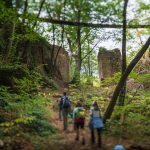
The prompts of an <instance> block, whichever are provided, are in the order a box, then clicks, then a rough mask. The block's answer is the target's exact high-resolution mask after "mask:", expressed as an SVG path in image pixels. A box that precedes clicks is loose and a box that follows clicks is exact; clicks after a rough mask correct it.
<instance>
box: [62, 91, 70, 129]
mask: <svg viewBox="0 0 150 150" xmlns="http://www.w3.org/2000/svg"><path fill="white" fill-rule="evenodd" d="M70 109H71V104H70V99H69V97H68V96H67V93H66V92H64V94H63V96H62V115H63V125H64V130H67V127H68V114H69V112H70Z"/></svg>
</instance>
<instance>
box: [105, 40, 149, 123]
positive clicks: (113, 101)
mask: <svg viewBox="0 0 150 150" xmlns="http://www.w3.org/2000/svg"><path fill="white" fill-rule="evenodd" d="M149 45H150V37H149V38H148V40H147V41H146V43H145V44H144V45H143V47H142V49H141V50H140V51H139V52H138V53H137V55H136V56H135V58H134V59H133V60H132V61H131V62H130V64H129V65H128V67H127V69H126V70H125V72H124V74H123V76H122V77H121V78H120V81H119V83H118V85H117V86H116V89H115V91H114V93H113V96H112V99H111V101H110V103H109V105H108V107H107V110H106V112H105V114H104V123H105V122H106V120H107V119H109V118H110V117H111V115H112V112H113V110H114V107H115V105H116V101H117V98H118V95H119V93H120V90H121V89H122V88H123V86H124V84H125V82H126V80H127V77H128V75H129V74H130V72H131V71H132V70H133V68H134V67H135V65H136V64H137V63H138V61H139V60H140V59H141V58H142V56H143V54H144V53H145V52H146V50H147V49H148V47H149Z"/></svg>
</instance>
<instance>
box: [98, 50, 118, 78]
mask: <svg viewBox="0 0 150 150" xmlns="http://www.w3.org/2000/svg"><path fill="white" fill-rule="evenodd" d="M98 70H99V78H100V80H103V79H105V78H108V77H111V76H112V75H113V74H114V73H117V72H119V71H120V70H121V53H120V50H119V49H113V50H107V49H105V48H100V49H99V53H98Z"/></svg>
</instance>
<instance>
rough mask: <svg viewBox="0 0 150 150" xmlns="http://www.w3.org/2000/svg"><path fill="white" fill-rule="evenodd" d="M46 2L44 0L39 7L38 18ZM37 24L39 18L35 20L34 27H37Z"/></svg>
mask: <svg viewBox="0 0 150 150" xmlns="http://www.w3.org/2000/svg"><path fill="white" fill-rule="evenodd" d="M44 3H45V0H42V2H41V5H40V8H39V12H38V14H37V19H38V18H39V16H40V13H41V10H42V8H43V5H44ZM36 24H37V20H36V21H35V22H34V24H33V27H32V29H34V28H35V26H36Z"/></svg>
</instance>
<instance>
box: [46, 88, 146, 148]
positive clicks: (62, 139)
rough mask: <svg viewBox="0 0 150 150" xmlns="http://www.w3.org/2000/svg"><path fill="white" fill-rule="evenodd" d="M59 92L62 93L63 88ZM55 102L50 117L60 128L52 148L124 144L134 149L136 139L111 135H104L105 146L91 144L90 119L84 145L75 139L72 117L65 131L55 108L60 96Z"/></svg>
mask: <svg viewBox="0 0 150 150" xmlns="http://www.w3.org/2000/svg"><path fill="white" fill-rule="evenodd" d="M59 93H62V89H61V90H60V92H59ZM52 99H53V102H52V103H51V105H50V106H49V107H50V109H51V110H52V115H51V118H50V121H51V123H52V125H53V126H55V128H56V129H58V135H57V137H56V138H55V142H53V148H50V149H51V150H113V147H114V145H115V144H123V145H124V146H125V147H126V150H133V149H132V148H131V149H130V147H131V146H132V145H134V144H135V141H132V140H131V139H128V138H125V139H122V140H120V139H119V138H116V137H110V136H106V135H105V136H104V135H103V138H102V139H103V147H102V148H98V147H97V145H96V144H95V145H91V144H90V134H89V128H88V121H86V125H85V138H86V144H85V145H84V146H82V144H81V140H80V141H75V131H74V130H73V123H72V119H71V118H69V119H68V131H67V132H64V131H63V121H60V120H59V117H58V110H57V109H56V108H55V106H56V105H57V99H58V97H56V96H54V97H53V98H52ZM134 150H140V149H138V148H135V149H134ZM141 150H148V149H147V148H146V149H145V148H144V149H141Z"/></svg>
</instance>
